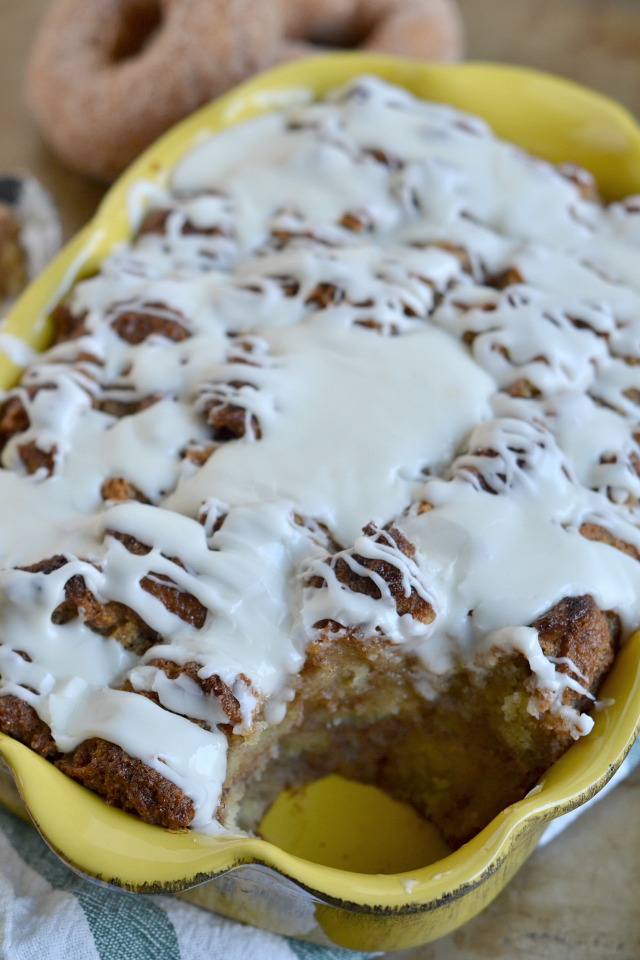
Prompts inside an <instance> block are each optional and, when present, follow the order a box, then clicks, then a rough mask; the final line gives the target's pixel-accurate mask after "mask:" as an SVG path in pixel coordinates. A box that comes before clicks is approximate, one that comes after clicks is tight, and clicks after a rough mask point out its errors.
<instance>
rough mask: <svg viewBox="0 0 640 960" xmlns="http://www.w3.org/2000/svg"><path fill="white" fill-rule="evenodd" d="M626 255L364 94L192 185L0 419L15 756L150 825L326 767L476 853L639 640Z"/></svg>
mask: <svg viewBox="0 0 640 960" xmlns="http://www.w3.org/2000/svg"><path fill="white" fill-rule="evenodd" d="M639 236H640V235H639V233H638V205H637V204H634V202H633V201H628V202H626V203H616V204H612V205H610V206H608V207H605V206H604V205H603V204H602V203H601V202H600V201H599V199H598V197H597V195H596V193H595V190H594V188H593V185H592V183H591V181H590V179H589V177H588V176H587V175H586V174H584V173H583V172H582V171H579V170H576V169H573V168H562V169H557V168H553V167H551V166H550V165H548V164H546V163H544V162H542V161H540V160H537V159H535V158H532V157H530V156H528V155H526V154H524V153H522V151H520V150H518V149H516V148H514V147H512V146H510V145H509V144H506V143H502V142H501V141H499V140H497V139H496V138H495V137H494V136H493V135H492V134H491V132H490V131H489V130H488V128H487V127H486V126H485V125H484V124H483V123H482V122H480V121H478V120H476V119H474V118H471V117H469V116H467V115H465V114H461V113H459V112H457V111H455V110H453V109H451V108H449V107H445V106H442V105H434V104H427V103H424V102H422V101H419V100H416V99H414V98H413V97H412V96H411V95H409V94H408V93H406V92H404V91H402V90H400V89H398V88H395V87H392V86H390V85H388V84H386V83H384V82H382V81H379V80H375V79H373V78H361V79H359V80H357V81H355V82H353V83H351V84H350V85H348V86H347V87H346V88H343V89H340V90H338V91H336V92H334V93H333V94H332V95H331V96H330V97H329V98H328V99H327V100H326V101H325V102H321V103H314V104H308V105H306V106H302V107H300V106H297V107H294V108H291V109H289V110H287V111H284V112H282V113H276V114H273V115H268V116H265V117H262V118H259V119H256V120H253V121H250V122H248V123H246V124H244V125H242V126H239V127H236V128H232V129H229V130H227V131H225V132H223V133H221V134H219V135H218V136H217V137H216V138H215V139H214V140H212V141H210V142H207V143H204V144H202V145H201V146H200V147H198V148H196V149H195V150H193V151H192V152H191V153H190V154H189V155H188V156H187V157H186V158H185V159H184V160H183V161H182V162H181V163H180V164H179V165H178V167H177V169H176V171H175V173H174V176H173V180H172V186H171V189H169V190H167V191H164V192H163V191H160V190H156V191H155V192H154V203H153V206H152V209H151V211H150V212H149V213H148V215H147V216H146V217H145V219H144V221H143V222H142V223H141V225H140V229H139V230H138V233H137V236H136V238H135V239H134V240H133V242H132V243H131V244H128V245H126V246H125V247H122V248H120V249H119V250H117V251H116V252H115V253H114V254H113V255H112V256H111V257H110V258H108V259H107V260H106V261H105V263H104V264H103V267H102V269H101V271H100V273H99V274H98V275H97V276H95V277H93V278H91V279H88V280H85V281H82V282H81V283H79V284H78V285H77V286H76V287H75V288H74V290H73V292H72V294H71V295H70V297H69V298H68V300H66V301H65V302H64V303H63V304H61V305H60V306H59V307H58V308H57V310H56V311H55V314H54V322H55V326H56V337H55V340H56V342H55V344H54V346H53V347H52V348H51V349H50V350H49V351H47V352H46V353H45V354H43V355H42V356H41V357H39V358H38V359H37V360H36V361H34V362H33V363H32V364H30V365H29V367H28V368H27V369H26V371H25V374H24V376H23V378H22V380H21V382H20V384H19V385H18V386H17V387H16V388H14V389H12V390H10V391H9V392H8V393H7V395H6V396H5V399H4V403H3V406H2V417H1V420H0V431H1V433H2V438H3V442H4V451H3V455H2V456H3V460H2V463H3V466H4V470H3V471H2V473H1V474H0V482H1V483H2V485H3V498H4V500H5V502H6V503H11V504H12V515H13V516H14V517H15V525H12V524H11V523H9V524H7V525H6V527H5V529H4V530H3V532H2V535H1V540H2V543H1V549H2V554H3V558H4V560H3V568H4V569H3V571H2V574H1V577H2V589H3V594H4V598H3V625H2V641H3V645H2V648H1V650H0V673H1V674H2V687H1V688H0V689H1V692H2V697H1V698H0V727H1V728H2V729H3V730H4V731H5V732H8V733H10V734H12V735H13V736H16V737H17V738H18V739H21V740H23V741H24V742H27V743H29V744H30V745H31V746H32V747H33V748H34V749H36V750H38V751H39V752H41V753H43V754H44V755H45V756H48V757H49V758H50V759H52V760H53V761H54V762H56V763H57V764H58V765H59V766H60V768H61V769H63V770H65V771H66V772H67V773H68V774H70V775H71V776H73V777H75V778H77V779H79V780H80V781H81V782H83V783H85V784H86V785H87V786H89V787H91V788H92V789H94V790H96V791H97V792H99V793H101V794H102V795H104V796H105V797H106V799H107V801H108V802H110V803H115V804H116V805H119V806H123V807H124V808H125V809H128V810H132V811H135V812H137V813H138V814H139V815H141V816H142V817H143V818H144V819H146V820H149V821H151V822H155V823H159V824H162V825H164V826H168V827H180V826H186V825H188V824H190V825H191V826H193V827H195V828H196V829H198V830H203V831H210V832H220V831H225V830H231V831H234V830H237V829H238V828H242V829H248V830H252V829H254V828H255V826H256V824H257V823H258V822H259V819H260V817H261V815H262V812H263V810H264V809H265V807H266V806H267V805H268V804H269V802H270V801H271V800H272V799H273V797H274V796H275V795H276V794H277V792H278V791H279V789H280V788H281V787H283V786H286V785H296V784H298V783H301V782H304V781H305V780H306V779H309V778H313V777H316V776H318V775H321V774H322V773H326V772H329V770H335V771H337V772H342V773H346V774H347V775H349V776H353V777H356V778H359V779H362V780H364V781H365V782H374V783H377V784H378V785H381V786H383V787H384V788H385V789H387V790H389V791H390V792H391V793H393V794H394V795H396V796H398V797H400V798H401V799H408V800H410V802H412V803H413V804H414V805H415V806H416V807H417V809H419V810H420V811H421V812H422V813H423V814H424V815H425V816H427V817H429V818H431V819H432V820H433V821H434V822H435V823H436V825H437V826H438V827H439V829H441V830H442V832H443V833H444V835H445V836H446V837H447V839H448V840H449V842H451V843H453V844H459V843H461V842H464V840H465V839H467V838H468V837H470V836H472V835H473V834H474V833H475V832H477V830H478V829H480V828H481V827H482V826H483V825H484V824H486V823H487V822H488V821H489V820H490V819H491V817H492V816H494V815H495V813H497V812H498V811H499V810H500V809H502V807H503V806H505V805H506V804H508V803H510V802H511V801H512V800H515V799H518V798H519V797H521V796H523V795H524V793H526V791H527V790H528V789H529V788H530V787H531V786H533V784H534V783H535V782H536V780H537V779H538V777H539V776H540V774H541V773H542V772H543V771H544V769H546V767H548V766H549V765H550V764H551V763H552V762H553V760H554V759H555V758H556V757H557V756H558V755H560V753H562V752H563V751H564V750H565V749H566V748H567V746H568V745H569V744H570V743H571V742H572V739H573V738H575V737H578V736H580V735H582V734H584V733H587V732H588V730H589V727H590V723H591V720H590V718H589V716H588V715H587V713H586V712H585V710H586V708H587V707H589V706H591V705H592V704H593V701H594V698H595V697H596V696H597V689H598V686H599V683H600V680H601V678H602V676H603V675H604V673H606V671H607V669H608V667H609V665H610V664H611V662H612V659H613V657H614V655H615V650H616V648H617V645H618V643H619V640H620V636H623V637H624V636H626V635H627V634H628V633H629V632H630V631H631V630H632V629H633V628H634V627H635V626H636V625H637V624H638V622H640V616H639V613H640V611H638V603H639V602H640V601H639V600H638V597H639V596H640V592H639V591H638V577H639V568H638V557H639V556H640V554H639V552H638V551H639V550H640V538H639V534H638V529H637V504H636V497H637V487H638V483H640V478H639V476H638V470H637V464H638V462H639V460H638V457H639V456H640V447H638V440H639V438H638V436H637V427H636V424H635V412H636V409H637V394H638V390H639V389H640V384H636V380H637V376H638V375H637V373H636V371H637V369H638V368H637V357H638V348H637V344H636V340H637V335H636V334H635V333H634V330H635V327H634V324H636V325H637V320H635V319H634V317H637V313H638V311H637V305H638V299H639V296H640V294H639V293H638V288H637V279H636V272H637V271H636V270H635V265H636V264H637V245H638V239H639ZM634 431H635V432H634Z"/></svg>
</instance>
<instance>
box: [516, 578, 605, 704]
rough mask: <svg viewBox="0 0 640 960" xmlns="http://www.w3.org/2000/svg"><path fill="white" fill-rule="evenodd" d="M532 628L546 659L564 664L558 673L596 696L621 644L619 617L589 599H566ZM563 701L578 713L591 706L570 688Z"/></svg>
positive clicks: (560, 666)
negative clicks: (569, 676)
mask: <svg viewBox="0 0 640 960" xmlns="http://www.w3.org/2000/svg"><path fill="white" fill-rule="evenodd" d="M532 626H533V627H535V629H536V630H537V631H538V639H539V641H540V646H541V647H542V652H543V653H544V655H545V657H547V658H548V659H551V660H553V661H557V660H560V661H563V662H560V663H558V664H557V670H558V671H559V673H562V674H569V675H572V676H573V678H574V679H575V680H576V681H577V682H578V683H579V684H580V685H581V686H583V687H584V689H585V690H587V691H588V692H589V693H590V694H592V695H593V696H595V694H596V693H597V691H598V688H599V686H600V683H601V681H602V679H603V677H604V676H605V674H606V673H607V671H608V670H609V668H610V667H611V664H612V663H613V661H614V659H615V655H616V652H617V649H618V646H619V643H620V633H621V628H620V620H619V618H618V617H617V616H616V615H615V614H613V613H605V612H603V611H602V610H600V608H599V607H598V606H597V604H596V602H595V600H594V599H593V597H591V596H588V595H587V596H581V597H565V598H564V599H563V600H561V601H560V603H557V604H556V605H555V607H553V608H552V609H551V610H550V611H549V612H548V613H547V614H545V615H544V616H543V617H540V618H539V619H538V620H535V621H534V622H533V623H532ZM574 668H575V669H574ZM563 702H564V703H565V704H568V705H570V706H573V707H574V708H575V709H577V710H587V709H588V708H589V706H590V701H589V699H588V698H587V697H585V696H582V695H580V694H579V693H576V691H575V690H571V689H569V688H568V689H566V690H565V692H564V695H563Z"/></svg>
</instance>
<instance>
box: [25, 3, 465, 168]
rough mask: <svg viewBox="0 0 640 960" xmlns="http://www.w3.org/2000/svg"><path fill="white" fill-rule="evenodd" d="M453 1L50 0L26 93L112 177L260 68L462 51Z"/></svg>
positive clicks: (77, 164)
mask: <svg viewBox="0 0 640 960" xmlns="http://www.w3.org/2000/svg"><path fill="white" fill-rule="evenodd" d="M461 35H462V31H461V24H460V17H459V14H458V9H457V7H456V5H455V0H322V2H320V3H316V2H312V0H304V2H300V3H298V2H293V0H271V2H269V3H251V2H250V0H53V3H52V4H51V7H50V9H49V11H48V13H47V15H46V16H45V18H44V21H43V23H42V25H41V28H40V31H39V34H38V36H37V38H36V41H35V45H34V47H33V50H32V53H31V58H30V62H29V66H28V75H27V98H28V102H29V104H30V107H31V109H32V112H33V115H34V117H35V119H36V122H37V123H38V125H39V126H40V128H41V131H42V134H43V136H44V138H45V139H46V140H47V141H48V143H49V145H50V146H51V147H52V149H53V150H54V151H55V152H56V153H57V154H58V156H59V157H60V159H61V160H62V161H63V162H64V163H66V164H67V165H69V166H70V167H72V168H73V169H75V170H77V171H79V172H80V173H83V174H86V175H88V176H91V177H94V178H97V179H101V180H111V179H113V178H114V177H115V176H117V175H118V174H119V173H120V172H121V171H122V170H123V169H124V168H125V167H126V166H127V165H128V164H129V163H130V162H131V161H132V160H133V159H134V158H135V157H136V156H137V155H138V154H139V153H140V152H141V151H142V150H143V149H144V148H145V147H147V146H148V145H149V144H150V143H152V142H153V140H155V139H156V138H157V137H158V136H159V135H160V134H161V133H163V132H164V131H165V130H166V129H167V128H168V127H170V126H171V125H172V124H174V123H176V122H177V121H178V120H180V119H181V118H182V117H184V116H186V115H187V114H188V113H190V112H192V111H193V110H195V109H196V108H197V107H199V106H201V105H202V104H203V103H206V102H207V101H208V100H210V99H212V98H214V97H216V96H218V95H219V94H221V93H223V92H224V91H225V90H226V89H228V88H230V87H232V86H233V85H234V84H236V83H239V82H240V81H242V80H244V79H245V78H247V77H248V76H250V75H251V74H252V73H254V72H256V71H259V70H263V69H265V68H267V67H269V66H270V65H272V64H274V63H278V62H281V61H283V60H287V59H291V58H294V57H297V56H304V55H309V54H311V53H313V52H317V51H319V50H321V49H323V48H324V49H326V48H327V47H354V48H362V49H365V50H379V51H384V52H388V53H394V54H402V55H406V56H411V57H424V58H427V59H441V60H454V59H456V58H457V57H459V56H460V54H461V48H462V41H461Z"/></svg>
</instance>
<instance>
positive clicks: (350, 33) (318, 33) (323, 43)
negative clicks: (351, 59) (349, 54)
mask: <svg viewBox="0 0 640 960" xmlns="http://www.w3.org/2000/svg"><path fill="white" fill-rule="evenodd" d="M370 33H371V26H370V25H369V24H367V26H366V29H363V25H362V24H361V23H357V24H352V25H350V26H348V27H343V28H342V29H338V30H336V29H335V27H334V28H332V26H331V24H325V25H324V26H321V27H318V28H317V29H315V30H310V31H308V32H307V33H306V34H305V37H304V40H305V42H306V43H308V44H309V45H310V46H312V47H318V48H319V49H321V50H327V49H339V50H355V49H357V48H358V47H361V46H364V44H365V43H366V41H367V38H368V37H369V34H370Z"/></svg>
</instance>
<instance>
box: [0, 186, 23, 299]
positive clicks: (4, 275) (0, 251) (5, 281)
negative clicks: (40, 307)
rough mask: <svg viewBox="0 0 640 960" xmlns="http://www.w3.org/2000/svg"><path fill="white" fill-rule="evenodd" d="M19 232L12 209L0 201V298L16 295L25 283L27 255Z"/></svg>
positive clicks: (17, 220)
mask: <svg viewBox="0 0 640 960" xmlns="http://www.w3.org/2000/svg"><path fill="white" fill-rule="evenodd" d="M20 233H21V224H20V221H19V219H18V217H17V216H16V214H15V212H14V210H13V209H12V207H10V206H8V205H7V204H5V203H0V300H4V299H6V298H10V297H16V296H17V295H18V294H19V293H20V291H21V290H23V289H24V287H26V285H27V280H28V270H27V257H26V254H25V251H24V248H23V246H22V242H21V240H20Z"/></svg>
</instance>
